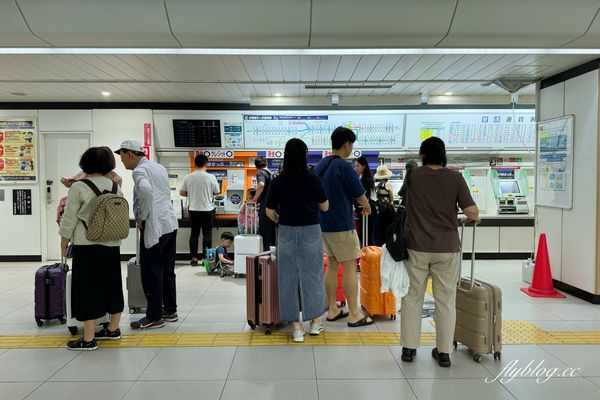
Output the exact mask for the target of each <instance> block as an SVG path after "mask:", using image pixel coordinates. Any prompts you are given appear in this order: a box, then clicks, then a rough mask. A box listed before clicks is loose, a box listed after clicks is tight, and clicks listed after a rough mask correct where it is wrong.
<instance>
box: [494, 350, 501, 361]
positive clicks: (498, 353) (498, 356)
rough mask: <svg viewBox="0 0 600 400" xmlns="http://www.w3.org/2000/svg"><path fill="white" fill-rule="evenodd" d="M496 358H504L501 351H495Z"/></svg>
mask: <svg viewBox="0 0 600 400" xmlns="http://www.w3.org/2000/svg"><path fill="white" fill-rule="evenodd" d="M494 360H502V353H500V352H499V351H497V352H495V353H494Z"/></svg>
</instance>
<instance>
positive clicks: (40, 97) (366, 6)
mask: <svg viewBox="0 0 600 400" xmlns="http://www.w3.org/2000/svg"><path fill="white" fill-rule="evenodd" d="M599 11H600V0H402V1H399V0H369V1H364V0H312V1H311V0H251V1H249V0H122V1H117V0H101V1H99V0H44V1H41V0H0V48H2V47H4V48H16V47H42V48H52V47H81V48H96V47H98V48H117V47H122V48H182V47H183V48H223V49H241V48H261V49H269V48H278V49H307V48H314V49H320V48H332V49H344V48H353V49H356V48H364V49H368V48H373V49H382V48H417V49H430V48H436V47H437V48H506V49H510V48H540V49H545V48H548V49H557V48H563V47H568V48H588V49H599V52H598V53H596V55H542V54H522V55H514V54H513V55H511V54H495V55H493V54H436V55H434V54H406V55H390V54H387V55H383V54H380V55H378V54H369V55H342V56H340V55H306V56H292V55H285V56H277V55H260V56H258V55H173V54H171V55H169V54H164V55H153V54H137V55H136V54H64V55H57V54H9V55H0V101H2V102H11V101H111V102H112V101H123V102H132V101H149V102H248V100H249V98H251V97H266V96H275V95H277V94H281V95H283V96H286V97H322V96H327V95H330V94H332V93H339V94H340V95H341V96H342V97H346V98H350V97H361V98H362V97H364V98H365V99H366V98H367V97H369V98H379V97H382V96H385V97H398V98H399V97H400V96H418V95H419V93H422V92H425V93H427V94H429V95H430V96H436V95H443V94H444V93H446V92H448V91H451V92H453V93H454V94H455V95H463V96H501V95H505V94H506V92H505V91H503V90H502V89H499V88H497V87H496V86H494V85H491V86H482V85H481V83H483V82H485V81H489V80H491V79H495V78H498V77H500V76H512V77H526V78H528V79H531V80H536V79H541V78H545V77H548V76H551V75H553V74H556V73H559V72H561V71H564V70H566V69H568V68H571V67H574V66H577V65H580V64H582V63H584V62H586V61H589V60H592V59H594V58H597V57H598V54H600V17H599V16H598V13H599ZM381 53H383V52H382V51H381ZM315 83H319V84H323V85H337V86H340V85H341V86H342V88H341V89H335V90H334V89H329V90H328V89H305V85H306V84H315ZM374 83H375V84H377V83H379V84H385V85H391V88H363V89H361V88H343V86H347V85H348V84H352V85H372V84H374ZM103 90H106V91H110V92H111V93H112V95H111V96H110V98H108V99H106V98H103V97H102V96H101V95H100V92H101V91H103ZM11 92H13V93H15V92H16V93H25V94H27V95H26V96H15V95H12V94H10V93H11ZM520 94H529V95H531V94H533V86H529V87H528V88H525V89H523V90H522V91H521V92H520Z"/></svg>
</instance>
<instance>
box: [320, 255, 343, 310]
mask: <svg viewBox="0 0 600 400" xmlns="http://www.w3.org/2000/svg"><path fill="white" fill-rule="evenodd" d="M325 271H327V254H323V272H325ZM337 278H338V286H337V290H336V291H335V301H339V302H340V305H341V306H342V307H344V306H345V305H346V293H344V286H343V280H344V268H343V267H342V265H341V264H340V266H339V267H338V275H337Z"/></svg>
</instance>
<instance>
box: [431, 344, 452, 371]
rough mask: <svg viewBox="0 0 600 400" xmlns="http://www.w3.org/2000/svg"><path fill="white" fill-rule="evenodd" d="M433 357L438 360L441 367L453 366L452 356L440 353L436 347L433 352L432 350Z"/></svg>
mask: <svg viewBox="0 0 600 400" xmlns="http://www.w3.org/2000/svg"><path fill="white" fill-rule="evenodd" d="M431 356H432V357H433V358H435V359H436V360H437V362H438V364H439V365H440V367H444V368H447V367H449V366H450V365H451V364H452V363H451V362H450V354H448V353H440V352H438V349H437V347H434V348H433V350H431Z"/></svg>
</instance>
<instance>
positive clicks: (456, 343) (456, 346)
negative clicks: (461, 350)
mask: <svg viewBox="0 0 600 400" xmlns="http://www.w3.org/2000/svg"><path fill="white" fill-rule="evenodd" d="M457 348H458V342H457V341H454V350H456V349H457Z"/></svg>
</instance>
